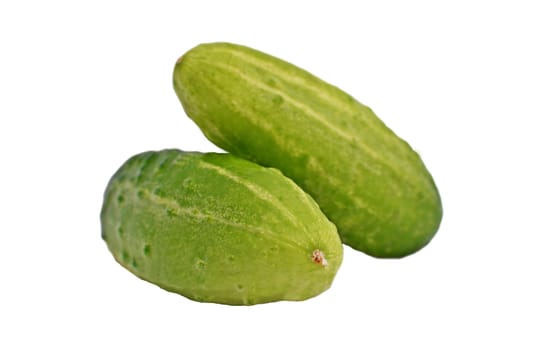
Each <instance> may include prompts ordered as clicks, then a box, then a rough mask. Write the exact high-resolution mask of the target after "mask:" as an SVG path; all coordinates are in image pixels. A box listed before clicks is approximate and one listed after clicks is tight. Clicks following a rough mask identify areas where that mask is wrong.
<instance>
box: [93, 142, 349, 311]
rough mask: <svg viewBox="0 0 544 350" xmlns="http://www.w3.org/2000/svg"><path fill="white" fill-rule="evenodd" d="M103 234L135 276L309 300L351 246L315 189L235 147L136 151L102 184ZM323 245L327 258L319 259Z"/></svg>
mask: <svg viewBox="0 0 544 350" xmlns="http://www.w3.org/2000/svg"><path fill="white" fill-rule="evenodd" d="M101 224H102V237H103V239H104V240H105V241H106V243H107V245H108V248H109V250H110V251H111V253H112V254H113V256H114V258H115V259H116V260H117V261H118V262H119V263H120V264H121V265H122V266H124V267H125V268H127V269H128V270H129V271H131V272H132V273H134V274H135V275H136V276H138V277H140V278H142V279H144V280H147V281H149V282H152V283H154V284H156V285H158V286H160V287H161V288H163V289H166V290H168V291H172V292H176V293H179V294H181V295H184V296H186V297H188V298H190V299H192V300H196V301H201V302H214V303H221V304H229V305H252V304H259V303H266V302H273V301H279V300H304V299H307V298H310V297H313V296H316V295H318V294H320V293H321V292H323V291H325V290H326V289H328V288H329V286H330V285H331V283H332V281H333V279H334V276H335V274H336V272H337V270H338V268H339V266H340V264H341V261H342V256H343V248H342V243H341V240H340V237H339V236H338V233H337V231H336V227H335V226H334V224H332V223H331V222H330V221H328V219H327V218H326V217H325V215H324V214H323V213H322V212H321V211H320V209H319V207H318V205H317V204H316V203H315V202H314V201H313V199H312V198H311V197H310V196H309V195H307V194H306V193H305V192H304V191H302V190H301V189H300V188H299V187H298V186H297V185H296V184H295V183H294V182H292V181H291V180H290V179H288V178H286V177H285V176H283V175H282V174H281V173H280V172H279V171H277V170H276V169H269V168H264V167H261V166H259V165H257V164H254V163H251V162H248V161H246V160H243V159H240V158H237V157H235V156H233V155H229V154H213V153H210V154H202V153H195V152H182V151H179V150H163V151H159V152H146V153H142V154H138V155H136V156H134V157H132V158H130V159H129V160H128V161H126V162H125V163H124V164H123V166H122V167H121V168H120V169H119V170H118V171H117V172H116V173H115V175H114V176H113V177H112V179H111V180H110V182H109V184H108V186H107V189H106V191H105V194H104V203H103V207H102V211H101ZM315 249H319V250H320V251H321V252H323V254H324V255H325V258H326V259H327V262H328V265H327V266H322V265H319V264H317V263H315V262H314V261H313V260H312V253H313V252H314V251H315Z"/></svg>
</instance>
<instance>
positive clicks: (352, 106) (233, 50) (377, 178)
mask: <svg viewBox="0 0 544 350" xmlns="http://www.w3.org/2000/svg"><path fill="white" fill-rule="evenodd" d="M173 81H174V88H175V91H176V94H177V95H178V97H179V99H180V100H181V103H182V105H183V107H184V109H185V111H186V112H187V114H188V115H189V117H190V118H191V119H192V120H193V121H194V122H195V123H196V124H197V125H198V126H199V127H200V128H201V130H202V131H203V132H204V134H205V135H206V136H207V138H208V139H210V140H211V141H212V142H213V143H215V144H216V145H217V146H219V147H221V148H223V149H225V150H227V151H229V152H231V153H233V154H235V155H238V156H240V157H244V158H246V159H249V160H251V161H254V162H257V163H259V164H261V165H264V166H271V167H276V168H278V169H280V170H281V171H282V172H283V173H284V174H285V175H287V176H288V177H290V178H292V179H293V180H294V181H295V182H296V183H297V184H298V185H300V186H301V187H302V188H303V189H304V190H305V191H307V192H308V193H309V194H311V195H312V196H313V198H314V199H315V200H316V201H317V202H318V203H319V205H320V207H321V209H322V210H323V211H324V213H325V214H326V215H327V216H328V217H329V218H330V219H331V220H332V221H333V222H334V223H335V224H336V226H337V227H338V231H339V232H340V235H341V237H342V239H343V241H344V242H345V243H346V244H348V245H350V246H351V247H353V248H355V249H358V250H361V251H363V252H366V253H368V254H370V255H373V256H376V257H403V256H406V255H408V254H411V253H414V252H416V251H418V250H419V249H421V248H422V247H423V246H425V245H426V244H427V243H428V242H429V241H430V240H431V239H432V237H433V236H434V235H435V233H436V231H437V230H438V228H439V225H440V221H441V218H442V204H441V199H440V196H439V193H438V190H437V187H436V186H435V183H434V181H433V178H432V177H431V175H430V173H429V172H428V171H427V169H426V167H425V165H424V164H423V162H422V160H421V158H420V157H419V155H418V154H417V153H416V152H414V151H413V149H412V148H411V147H410V145H409V144H408V143H406V142H405V141H404V140H402V139H401V138H399V137H398V136H397V135H395V133H393V132H392V131H391V130H390V129H389V128H388V127H387V126H386V125H385V124H384V123H383V122H382V121H381V120H380V119H379V118H378V117H377V116H376V115H375V114H374V112H373V111H372V110H371V109H370V108H368V107H367V106H365V105H363V104H361V103H360V102H358V101H356V100H355V99H354V98H353V97H351V96H350V95H348V94H347V93H345V92H343V91H342V90H340V89H338V88H336V87H335V86H332V85H330V84H328V83H326V82H324V81H322V80H320V79H319V78H317V77H315V76H313V75H311V74H310V73H308V72H306V71H304V70H302V69H300V68H298V67H296V66H294V65H292V64H290V63H287V62H285V61H282V60H280V59H278V58H275V57H272V56H270V55H267V54H265V53H262V52H259V51H256V50H253V49H251V48H248V47H244V46H239V45H234V44H229V43H212V44H202V45H199V46H197V47H195V48H193V49H192V50H190V51H188V52H187V53H186V54H185V55H183V56H182V57H181V58H180V59H179V60H178V62H177V63H176V66H175V69H174V77H173Z"/></svg>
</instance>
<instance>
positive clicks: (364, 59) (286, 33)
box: [0, 0, 544, 349]
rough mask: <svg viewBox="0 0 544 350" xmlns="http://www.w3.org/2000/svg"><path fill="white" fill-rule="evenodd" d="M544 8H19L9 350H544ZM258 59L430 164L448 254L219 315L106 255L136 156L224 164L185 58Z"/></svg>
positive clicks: (6, 236) (0, 115) (11, 43)
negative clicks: (179, 73)
mask: <svg viewBox="0 0 544 350" xmlns="http://www.w3.org/2000/svg"><path fill="white" fill-rule="evenodd" d="M538 4H539V1H532V2H531V1H488V2H485V1H461V0H458V1H427V2H425V1H397V2H393V1H375V2H367V1H353V2H351V3H348V2H344V1H339V0H336V1H323V2H322V1H311V2H310V1H308V2H303V1H298V2H297V1H290V2H283V1H278V0H276V1H266V2H265V1H262V2H259V1H253V2H250V1H247V2H242V1H232V0H231V1H216V2H213V1H197V0H194V1H170V2H169V1H153V2H151V1H89V2H78V1H64V2H62V1H9V0H8V1H3V2H2V3H1V5H0V142H1V145H0V146H1V147H0V150H1V163H0V164H1V171H0V184H1V192H0V201H1V206H2V207H1V211H0V217H1V223H0V235H1V236H0V244H1V246H0V250H1V252H0V269H1V273H0V284H1V287H0V348H2V349H47V348H51V349H53V348H54V349H87V348H88V349H97V348H98V349H114V348H117V349H143V348H147V349H204V348H206V349H208V348H220V349H223V348H224V349H231V348H232V349H258V348H263V349H290V348H298V349H327V348H338V349H349V348H361V349H400V348H403V349H492V348H496V347H499V346H500V347H501V348H508V349H514V348H515V349H543V348H544V338H543V337H544V335H542V332H543V331H544V316H543V315H544V302H543V297H544V287H543V283H544V273H543V267H544V253H543V251H544V246H543V244H544V239H543V236H544V228H543V223H542V216H543V214H544V213H543V211H544V205H543V203H542V198H543V197H544V190H543V185H542V183H543V178H544V172H543V171H542V167H541V165H542V161H543V156H542V153H543V150H544V142H543V141H542V134H543V127H542V123H541V121H542V119H543V117H544V104H543V102H544V68H543V67H544V11H543V10H542V9H541V8H540V6H538ZM211 41H230V42H235V43H239V44H245V45H248V46H251V47H254V48H257V49H260V50H263V51H266V52H269V53H271V54H274V55H276V56H279V57H281V58H284V59H286V60H288V61H291V62H292V63H295V64H297V65H299V66H301V67H304V68H305V69H307V70H309V71H311V72H313V73H314V74H316V75H318V76H320V77H321V78H323V79H325V80H327V81H329V82H331V83H333V84H335V85H337V86H339V87H341V88H342V89H344V90H346V91H348V92H349V93H350V94H351V95H353V96H355V97H356V98H357V99H359V100H360V101H361V102H363V103H365V104H367V105H369V106H371V107H372V108H373V109H374V111H375V112H376V113H377V114H378V115H379V116H380V117H381V118H382V119H383V120H384V121H385V122H386V123H387V124H388V125H389V126H390V127H391V128H392V129H393V130H395V131H396V133H397V134H399V135H401V136H402V137H403V138H405V139H406V140H408V141H409V142H410V143H411V144H412V146H413V147H414V148H415V149H416V150H418V151H419V152H420V154H421V155H422V157H423V159H424V161H425V162H426V164H427V166H428V168H429V169H430V170H431V172H432V174H433V175H434V178H435V180H436V183H437V184H438V187H439V189H440V191H441V195H442V198H443V203H444V212H445V214H444V219H443V222H442V226H441V228H440V231H439V232H438V234H437V236H436V237H435V239H434V240H433V241H432V242H431V244H430V245H429V246H427V247H426V248H425V249H424V250H422V251H421V252H419V253H417V254H415V255H413V256H411V257H408V258H405V259H401V260H378V259H374V258H371V257H368V256H366V255H364V254H362V253H359V252H356V251H354V250H352V249H350V248H348V247H346V249H345V257H344V263H343V265H342V267H341V269H340V271H339V273H338V275H337V278H336V279H335V282H334V284H333V285H332V287H331V289H329V290H328V291H327V292H325V293H323V294H322V295H320V296H318V297H316V298H314V299H311V300H308V301H305V302H279V303H273V304H267V305H258V306H253V307H229V306H224V305H216V304H201V303H196V302H193V301H190V300H188V299H185V298H184V297H181V296H179V295H176V294H171V293H168V292H165V291H163V290H161V289H160V288H158V287H155V286H154V285H152V284H149V283H147V282H143V281H141V280H139V279H138V278H136V277H135V276H133V275H131V274H130V273H129V272H128V271H126V270H124V269H123V268H122V267H121V266H119V265H118V264H117V263H116V262H115V261H114V260H113V258H112V256H111V255H110V253H109V252H108V250H107V248H106V245H105V244H104V242H102V240H101V238H100V222H99V211H100V207H101V202H102V194H103V191H104V189H105V186H106V183H107V181H108V179H109V177H110V176H111V175H112V174H113V172H114V171H115V170H116V169H117V168H118V167H119V166H120V165H121V163H122V162H124V161H125V160H126V159H127V158H128V157H130V156H131V155H133V154H135V153H139V152H142V151H146V150H151V149H162V148H167V147H176V148H181V149H184V150H199V151H217V150H218V149H217V148H215V147H214V146H213V145H212V144H211V143H209V142H208V141H207V140H206V139H205V138H204V137H203V136H202V134H201V133H200V132H199V130H198V129H197V128H196V127H195V125H194V124H193V123H192V122H191V120H190V119H189V118H187V117H186V116H185V114H184V112H183V110H182V108H181V106H180V104H179V102H178V100H177V98H176V96H175V94H174V91H173V89H172V83H171V73H172V69H173V65H174V63H175V61H176V59H177V58H178V57H179V56H180V55H181V54H183V53H184V52H185V51H187V50H189V49H190V48H192V47H193V46H195V45H197V44H199V43H201V42H211Z"/></svg>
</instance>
